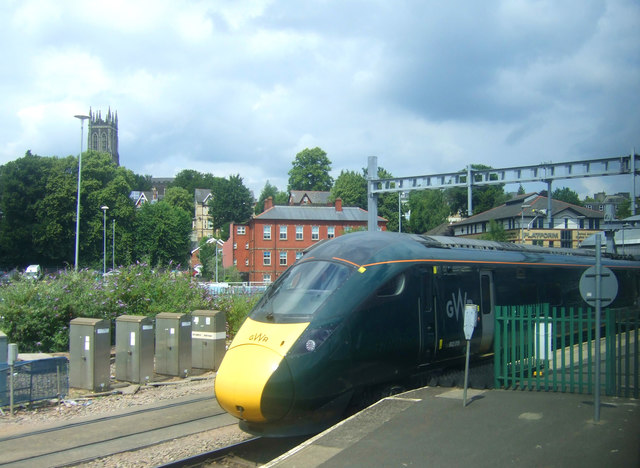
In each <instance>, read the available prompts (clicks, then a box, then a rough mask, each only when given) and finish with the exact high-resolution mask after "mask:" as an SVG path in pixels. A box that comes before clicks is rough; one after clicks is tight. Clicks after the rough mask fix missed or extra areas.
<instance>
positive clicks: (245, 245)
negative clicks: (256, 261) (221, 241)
mask: <svg viewBox="0 0 640 468" xmlns="http://www.w3.org/2000/svg"><path fill="white" fill-rule="evenodd" d="M244 248H245V249H246V250H249V243H248V242H247V243H245V244H244Z"/></svg>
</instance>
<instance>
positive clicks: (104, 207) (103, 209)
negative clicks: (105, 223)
mask: <svg viewBox="0 0 640 468" xmlns="http://www.w3.org/2000/svg"><path fill="white" fill-rule="evenodd" d="M100 209H101V210H102V211H105V212H106V211H107V210H108V209H109V207H108V206H107V205H102V206H101V207H100Z"/></svg>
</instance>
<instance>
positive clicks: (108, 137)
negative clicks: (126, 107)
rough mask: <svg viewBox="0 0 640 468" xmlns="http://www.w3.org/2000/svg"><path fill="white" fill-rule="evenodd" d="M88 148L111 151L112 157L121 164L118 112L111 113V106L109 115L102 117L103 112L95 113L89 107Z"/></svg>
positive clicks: (105, 151) (104, 151)
mask: <svg viewBox="0 0 640 468" xmlns="http://www.w3.org/2000/svg"><path fill="white" fill-rule="evenodd" d="M87 140H88V141H87V148H88V149H90V150H95V151H100V152H103V153H109V154H110V155H111V159H113V162H114V163H116V166H119V165H120V155H119V154H118V113H117V112H116V113H113V114H112V113H111V108H109V111H108V112H107V117H106V118H105V119H103V118H102V113H101V112H100V111H98V112H97V113H95V114H94V113H93V111H92V110H91V108H89V131H88V134H87Z"/></svg>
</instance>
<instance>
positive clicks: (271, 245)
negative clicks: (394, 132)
mask: <svg viewBox="0 0 640 468" xmlns="http://www.w3.org/2000/svg"><path fill="white" fill-rule="evenodd" d="M386 224H387V220H386V219H384V218H381V217H378V228H379V229H380V230H385V229H386ZM366 228H367V212H366V211H365V210H363V209H361V208H353V207H343V206H342V200H340V199H337V200H336V202H335V205H334V206H280V205H278V206H273V201H272V200H271V198H269V199H267V200H266V201H265V211H264V212H263V213H261V214H259V215H258V216H255V217H254V218H252V219H251V220H250V221H249V222H248V223H246V224H232V225H231V226H230V228H229V231H230V232H229V240H228V241H227V242H225V245H224V247H223V264H224V267H225V268H229V267H231V266H235V267H236V268H237V269H238V271H239V272H241V273H246V274H248V280H249V281H251V282H263V281H264V282H271V281H275V279H276V278H277V277H278V276H280V274H282V272H284V271H285V270H286V269H287V268H288V267H289V266H291V265H293V263H294V262H295V261H296V260H297V259H298V258H300V257H301V256H302V252H303V251H304V250H305V249H306V248H307V247H309V246H311V245H313V244H314V243H316V242H318V241H321V240H324V239H331V238H333V237H337V236H340V235H342V234H344V233H346V232H350V231H354V230H361V229H366Z"/></svg>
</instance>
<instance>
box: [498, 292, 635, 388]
mask: <svg viewBox="0 0 640 468" xmlns="http://www.w3.org/2000/svg"><path fill="white" fill-rule="evenodd" d="M595 322H596V320H595V309H593V308H590V307H584V308H582V307H577V308H564V307H550V306H549V304H535V305H518V306H499V307H496V326H495V342H494V350H495V355H494V365H495V370H494V373H495V374H494V379H495V386H496V388H500V387H502V388H513V389H521V390H525V389H528V390H545V391H557V392H571V393H593V390H594V385H595V375H594V369H595V360H596V356H595ZM639 322H640V310H639V309H638V308H633V309H604V310H603V314H602V325H601V326H602V328H601V336H602V338H601V346H600V356H599V359H601V363H602V364H601V373H602V374H601V385H602V389H603V390H604V392H605V394H607V395H617V396H624V397H633V398H638V397H639V387H638V376H639V375H640V372H639V369H638V367H639V361H640V348H639V346H638V338H639V337H638V333H639V330H638V328H639Z"/></svg>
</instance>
